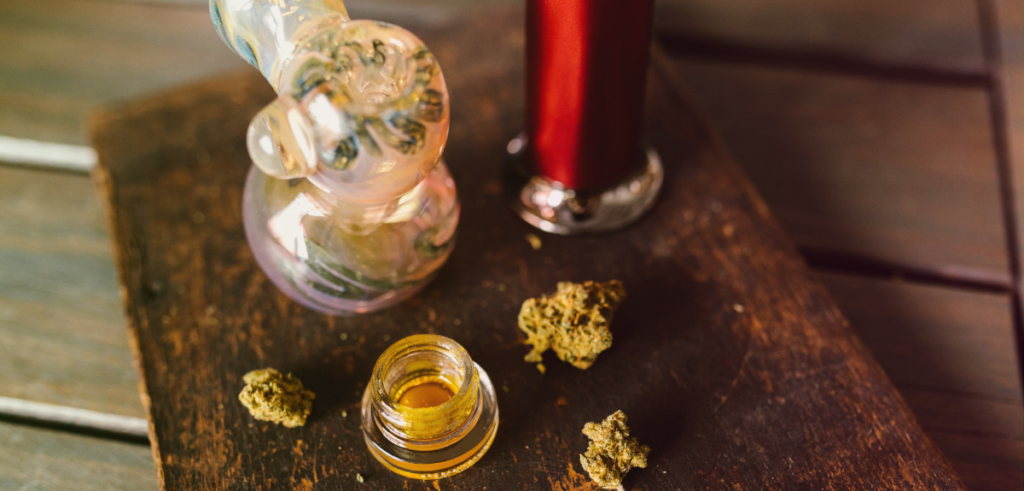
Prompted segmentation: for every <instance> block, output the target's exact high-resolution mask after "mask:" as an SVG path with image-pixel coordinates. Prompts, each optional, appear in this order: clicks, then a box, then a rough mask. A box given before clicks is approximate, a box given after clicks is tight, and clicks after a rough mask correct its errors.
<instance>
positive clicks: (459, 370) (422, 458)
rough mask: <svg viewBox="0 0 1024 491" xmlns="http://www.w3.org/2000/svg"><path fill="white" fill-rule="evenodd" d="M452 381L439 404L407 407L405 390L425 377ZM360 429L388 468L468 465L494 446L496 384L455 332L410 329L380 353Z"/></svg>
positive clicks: (441, 473) (405, 470)
mask: <svg viewBox="0 0 1024 491" xmlns="http://www.w3.org/2000/svg"><path fill="white" fill-rule="evenodd" d="M434 383H436V384H441V385H444V386H447V387H450V389H451V391H450V394H451V398H450V399H448V400H447V401H444V402H443V403H441V404H438V405H431V406H426V407H409V406H406V405H403V404H402V403H401V402H400V401H402V399H403V398H402V395H403V394H404V393H405V392H406V391H408V390H410V389H413V388H415V387H417V386H421V385H422V384H434ZM362 425H363V437H364V439H365V440H366V445H367V447H368V448H369V450H370V453H371V454H372V455H373V456H374V457H375V458H376V459H377V460H378V461H380V462H381V464H383V465H384V466H385V467H387V468H388V469H389V470H391V471H393V472H395V473H398V474H400V475H402V476H405V477H411V478H415V479H441V478H444V477H448V476H451V475H454V474H457V473H459V472H462V471H464V470H466V469H468V468H469V467H470V466H472V465H473V464H475V463H476V462H477V461H478V460H479V459H480V458H481V457H482V456H483V455H484V454H485V453H486V452H487V450H488V449H490V446H491V443H492V442H493V441H494V437H495V435H496V434H497V431H498V404H497V396H496V394H495V392H494V386H493V384H491V380H490V378H488V376H487V372H485V371H484V370H483V369H482V368H480V366H479V365H477V364H476V363H474V362H473V360H472V359H470V357H469V353H467V352H466V350H465V349H464V348H463V347H462V346H461V345H459V344H458V343H456V342H455V341H454V340H452V339H450V338H446V337H444V336H437V335H432V334H421V335H415V336H409V337H407V338H404V339H402V340H399V341H398V342H397V343H395V344H394V345H392V346H391V347H389V348H388V349H387V350H385V352H384V353H383V354H382V355H381V356H380V358H379V359H378V360H377V363H376V365H375V366H374V368H373V373H372V375H371V379H370V383H369V384H368V385H367V387H366V391H365V393H364V394H363V403H362Z"/></svg>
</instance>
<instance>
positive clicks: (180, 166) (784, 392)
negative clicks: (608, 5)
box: [93, 11, 961, 490]
mask: <svg viewBox="0 0 1024 491" xmlns="http://www.w3.org/2000/svg"><path fill="white" fill-rule="evenodd" d="M521 18H522V13H521V11H520V12H510V13H505V14H503V15H499V16H495V17H490V18H478V19H476V20H473V21H465V22H461V23H459V28H458V29H447V30H441V31H437V32H434V33H429V32H424V33H423V37H424V39H425V40H426V41H427V42H428V44H430V45H431V46H432V47H433V49H434V51H435V52H436V54H437V57H438V59H439V60H440V62H441V64H442V66H444V67H445V73H446V78H447V79H448V81H449V84H450V86H451V92H452V94H453V98H452V100H453V107H452V114H453V118H452V131H451V139H450V141H449V146H448V151H447V153H446V159H447V160H448V162H449V165H450V167H451V169H452V173H453V175H454V177H455V179H456V180H457V182H458V183H459V185H460V189H461V196H462V203H463V215H462V225H461V232H460V239H459V240H460V244H459V246H458V247H457V250H456V252H455V253H454V255H453V256H452V258H451V260H450V262H449V263H448V264H447V265H446V266H445V267H444V269H443V270H442V272H441V274H440V276H439V277H438V278H437V280H436V281H435V282H434V283H433V284H432V285H431V286H429V287H428V288H427V289H426V290H425V291H424V292H423V293H422V294H420V295H419V296H418V297H416V298H415V299H413V300H412V301H410V302H407V303H405V304H403V305H401V306H398V307H396V308H393V309H390V310H388V311H386V312H381V313H377V314H373V315H366V316H361V317H352V318H331V317H325V316H323V315H319V314H315V313H313V312H310V311H308V310H306V309H303V308H301V307H300V306H298V305H297V304H295V303H293V302H291V301H289V300H288V299H287V298H286V297H284V296H283V295H282V294H280V293H279V292H277V291H276V290H275V289H274V287H273V285H271V284H270V283H269V282H268V281H267V279H266V277H265V276H264V275H263V274H262V273H261V272H260V271H259V270H258V268H257V267H256V265H255V262H254V261H253V258H252V255H251V253H250V252H249V250H248V247H247V245H246V243H245V239H244V234H243V231H242V225H241V219H240V213H239V209H238V207H239V203H240V201H241V184H242V180H243V178H244V175H245V172H246V171H247V168H248V166H249V161H248V158H247V156H246V152H245V148H244V142H243V139H242V135H243V131H244V128H245V126H246V124H247V122H248V119H249V117H250V116H251V115H252V114H253V113H254V112H255V111H256V110H257V109H258V108H259V106H261V105H262V104H263V103H265V102H266V101H267V100H269V99H270V98H271V97H272V94H271V93H270V92H269V90H268V89H267V88H266V87H265V86H264V85H262V83H261V82H260V81H259V80H258V79H257V78H255V77H252V76H250V77H247V78H246V77H243V78H236V79H224V80H220V81H215V82H211V83H207V84H203V85H201V86H196V87H193V88H191V89H189V90H182V91H177V92H174V93H171V94H167V95H164V96H162V97H158V98H153V99H148V100H145V101H141V102H138V103H133V104H131V105H128V106H125V107H123V108H121V109H120V110H117V111H111V112H107V113H105V114H103V115H101V116H100V117H98V119H97V120H96V121H95V126H94V127H93V135H94V142H95V145H96V147H97V149H98V152H99V154H100V159H101V167H100V178H101V179H102V181H103V183H104V186H105V189H106V191H107V196H108V198H109V200H110V202H111V203H112V205H113V206H112V208H111V209H112V210H113V214H112V223H113V226H114V235H115V240H116V244H117V257H118V264H119V268H120V272H121V279H122V281H123V283H124V286H125V288H126V292H127V300H128V311H129V323H130V325H131V329H132V332H133V333H134V336H135V348H136V349H137V352H138V356H139V357H140V362H141V366H142V371H143V372H142V375H143V378H144V382H145V386H146V390H147V394H148V396H149V397H148V400H149V401H150V406H149V408H148V409H149V416H150V418H151V422H152V431H153V433H152V437H153V441H154V442H155V444H156V449H155V452H156V455H157V456H158V462H157V468H158V471H159V472H160V473H161V481H162V484H163V486H164V488H165V489H235V488H241V487H246V488H248V489H279V488H281V487H295V488H313V487H327V488H332V487H341V486H346V485H348V484H349V483H352V482H353V479H354V477H355V474H356V473H360V474H361V475H362V476H364V477H365V478H366V479H367V482H368V484H370V485H372V486H373V487H374V488H378V489H394V488H399V487H402V488H405V487H408V488H412V489H429V488H430V487H431V486H432V484H431V483H418V482H409V481H405V480H402V479H399V478H397V477H396V476H394V475H392V474H390V473H388V472H387V471H385V470H384V469H383V468H382V467H380V466H379V465H378V464H377V463H376V462H375V461H374V460H373V459H372V457H370V456H369V454H368V453H367V452H366V451H365V449H364V447H363V442H362V437H361V434H360V430H359V422H358V420H357V418H356V417H355V416H354V415H355V414H357V413H356V411H355V409H356V406H357V404H358V401H359V396H360V394H361V392H362V388H363V384H364V383H365V381H366V380H367V379H368V378H369V372H370V369H371V367H372V364H373V362H374V360H375V359H376V357H377V355H378V354H379V353H380V352H381V351H383V349H384V348H385V347H387V346H388V345H389V344H391V343H392V342H393V341H394V340H396V339H398V338H400V337H402V336H406V335H409V334H413V333H417V332H424V331H426V332H435V333H440V334H444V335H448V336H452V337H454V338H456V339H457V340H458V341H459V342H460V343H462V344H463V345H464V346H465V347H466V348H467V350H468V351H469V352H470V353H471V354H472V355H473V356H474V359H476V360H477V361H479V362H480V363H481V364H482V365H483V367H484V368H485V369H486V370H487V371H488V373H489V374H490V376H491V378H492V379H493V380H494V381H495V382H496V383H497V384H498V385H499V387H502V389H503V390H501V391H499V392H498V397H499V405H500V407H501V414H502V422H501V429H500V430H499V436H498V439H497V440H496V442H495V444H494V446H493V447H492V448H491V450H490V452H489V453H488V455H487V456H486V457H485V458H484V459H483V460H481V461H480V462H479V463H478V464H477V465H476V466H475V467H473V468H472V469H470V470H468V471H467V472H464V473H462V474H460V475H457V476H455V477H453V478H451V479H448V480H445V481H444V482H441V483H434V484H433V487H434V488H435V489H436V488H437V487H443V488H444V489H474V490H475V489H482V488H483V487H484V486H486V487H487V488H488V489H524V488H529V487H551V488H553V489H594V486H593V485H591V484H589V483H588V482H587V478H586V477H585V476H584V475H582V474H581V472H582V471H581V469H580V468H579V467H578V464H577V462H578V454H579V453H580V452H581V451H582V450H583V449H584V448H585V446H586V444H585V443H586V442H585V438H583V437H582V435H581V434H580V429H581V428H582V426H583V424H584V423H585V422H587V421H593V420H596V419H598V418H600V417H603V416H605V415H607V414H610V413H611V412H612V411H614V410H615V409H623V410H624V411H625V412H626V413H627V414H629V415H630V418H631V420H630V421H631V426H633V428H634V430H635V433H636V434H637V435H638V436H639V437H640V439H641V440H643V441H645V442H646V443H647V444H649V445H650V446H652V447H653V448H654V449H655V450H654V451H653V452H652V454H651V458H650V465H649V467H648V468H647V469H645V470H642V471H637V472H634V473H632V474H631V475H630V476H629V480H628V483H627V485H628V486H629V488H630V489H673V488H702V487H737V488H757V487H760V486H762V485H767V486H769V487H774V488H780V489H787V488H794V487H825V486H828V485H831V486H834V487H836V488H890V489H897V488H901V489H902V488H912V487H926V488H940V489H960V488H961V485H960V483H959V480H958V479H957V478H956V477H955V475H954V474H953V472H952V471H951V470H950V468H949V467H948V463H947V462H946V461H945V460H944V459H943V458H942V456H941V454H939V452H938V451H937V450H936V449H935V447H934V446H933V444H932V443H931V442H930V441H929V440H928V439H927V438H926V437H925V436H924V434H923V433H922V432H921V430H920V429H919V428H918V427H917V425H916V423H915V422H914V420H913V417H912V416H911V415H910V413H909V410H908V409H907V408H906V406H905V405H904V403H903V402H902V400H901V399H900V398H899V396H898V395H897V394H896V392H895V390H894V389H893V388H892V387H891V386H890V385H889V383H888V381H887V380H886V379H885V376H884V374H883V373H882V371H881V369H880V368H879V367H878V366H877V365H875V363H874V362H873V361H871V359H870V355H869V354H868V352H867V350H866V348H865V347H864V346H863V345H862V344H861V343H860V342H859V341H858V340H857V338H856V336H855V335H854V334H853V332H852V330H851V329H850V328H849V327H848V326H847V325H846V323H845V321H844V320H843V318H842V316H841V315H840V314H839V312H838V310H837V309H836V308H835V306H834V305H833V304H832V302H831V301H830V300H829V299H828V297H827V294H826V293H825V291H824V289H823V288H822V287H821V286H820V285H819V284H818V283H817V282H816V281H814V280H813V279H812V278H811V276H810V273H809V272H808V271H807V269H806V267H805V266H804V265H803V263H802V262H801V261H800V259H799V258H798V257H797V255H796V252H795V251H794V249H793V248H792V246H791V245H790V243H789V242H788V241H787V239H786V238H785V236H784V235H783V233H782V231H781V229H780V228H779V227H778V226H777V225H775V224H774V222H773V220H772V219H771V218H770V216H769V212H768V211H767V207H766V206H765V204H764V203H763V202H762V201H761V200H760V198H759V197H758V196H757V195H756V193H755V192H754V191H753V188H752V187H751V186H750V184H749V182H748V181H747V180H746V179H745V178H744V177H743V175H742V173H741V172H740V171H739V170H738V168H737V167H736V166H735V165H734V164H732V163H731V161H729V160H728V158H726V157H725V155H724V152H723V151H722V150H721V149H720V148H719V147H717V146H716V145H715V143H714V139H713V138H712V137H710V136H709V134H708V133H707V131H706V130H705V129H704V127H703V126H701V125H699V124H698V123H697V121H696V119H695V118H694V116H693V114H692V112H690V109H689V107H688V106H686V104H685V103H684V102H683V101H682V100H681V99H679V98H677V97H676V96H675V93H673V92H670V91H668V90H667V89H665V87H664V82H661V81H657V80H656V81H654V82H653V83H652V87H651V89H650V92H649V94H650V97H649V101H650V106H651V107H650V114H649V121H648V124H649V126H650V129H651V131H650V138H651V142H652V143H653V145H654V146H655V147H656V148H657V149H658V150H659V152H661V156H662V159H663V160H664V161H665V162H666V163H667V173H666V190H665V192H664V194H663V195H662V197H661V200H660V202H659V203H658V205H657V206H656V207H655V209H654V210H653V211H652V213H651V214H650V215H648V216H647V217H645V218H644V219H643V220H642V221H641V222H639V223H638V224H636V225H635V226H633V227H630V228H628V229H627V230H624V231H621V232H617V233H613V234H606V235H601V236H592V237H578V238H563V237H545V238H544V245H543V248H542V249H541V250H540V251H534V250H533V249H532V248H531V247H530V245H529V244H528V243H527V242H526V241H525V240H523V235H524V234H525V233H526V232H528V231H530V230H531V229H530V228H529V227H528V226H527V225H525V224H524V223H522V222H520V221H519V220H518V219H517V218H515V217H514V216H513V215H512V214H511V213H509V212H507V211H506V209H505V208H504V205H503V204H502V203H501V199H500V197H499V193H498V189H499V186H498V184H497V181H496V180H497V178H498V174H499V165H498V164H499V162H501V161H502V159H503V152H504V146H505V142H506V141H507V140H508V138H510V137H511V136H513V135H515V134H516V133H518V132H519V130H520V128H521V124H522V115H521V106H522V81H521V78H522V71H521V65H520V60H522V57H523V34H522V32H521V31H520V29H521ZM154 134H161V135H163V137H162V138H161V139H160V140H156V139H153V138H151V135H154ZM197 210H202V211H203V213H204V214H205V216H204V220H201V223H197V221H196V220H194V219H193V217H194V213H195V212H196V211H197ZM608 278H621V279H622V280H623V281H624V283H625V285H626V288H627V290H628V291H629V292H630V298H629V300H627V301H626V303H625V304H624V306H623V307H622V309H621V311H620V313H619V314H618V315H617V317H616V341H615V343H616V344H615V346H614V347H613V348H612V349H611V350H610V351H609V352H607V353H605V354H603V355H602V357H601V359H600V360H599V361H598V363H597V364H596V365H595V366H594V367H592V368H591V369H590V370H588V371H585V372H581V371H579V370H577V369H575V368H572V367H569V366H566V365H564V364H561V363H557V362H552V363H550V364H549V369H548V372H547V374H546V375H541V374H540V373H538V372H537V370H536V369H535V368H534V367H532V366H531V365H527V364H525V363H523V362H522V356H523V355H524V354H525V352H526V350H525V349H524V347H523V346H522V345H521V344H520V341H519V339H518V335H517V330H516V328H515V320H514V319H515V313H516V308H517V305H518V304H519V303H520V302H522V301H523V300H524V299H525V298H527V297H529V296H533V295H537V294H540V293H542V292H545V291H549V290H551V289H552V288H553V287H554V285H555V283H556V282H557V281H560V280H582V279H598V280H601V279H608ZM498 285H505V286H506V288H505V289H501V288H498ZM500 290H505V291H504V292H502V291H500ZM735 304H741V305H743V306H744V307H745V310H744V312H743V313H740V312H737V311H736V309H735V308H734V305H735ZM342 334H346V336H345V337H346V338H347V339H342V336H341V335H342ZM268 365H269V366H275V367H277V368H279V369H282V370H284V371H289V372H292V373H294V374H295V375H297V376H298V377H299V378H300V379H302V380H303V381H304V382H305V383H306V385H307V386H308V387H310V388H311V389H312V390H314V391H315V392H317V394H318V397H317V401H316V404H315V406H314V409H313V413H312V415H311V419H310V422H309V424H308V425H307V426H306V427H304V428H300V429H295V430H287V429H284V428H280V427H273V426H268V425H265V424H261V423H256V422H254V421H252V420H251V419H250V417H249V416H248V415H247V414H246V413H245V411H244V409H243V408H242V407H241V406H240V405H239V404H238V403H237V401H236V396H237V393H238V391H239V390H240V388H241V384H240V377H241V375H242V374H243V373H244V372H246V371H247V370H250V369H252V368H255V367H261V366H268ZM506 388H507V390H504V389H506ZM560 400H562V401H564V404H562V403H560V402H559V401H560ZM343 409H344V410H346V411H347V413H348V414H349V415H350V416H348V417H347V418H346V417H343V416H342V410H343Z"/></svg>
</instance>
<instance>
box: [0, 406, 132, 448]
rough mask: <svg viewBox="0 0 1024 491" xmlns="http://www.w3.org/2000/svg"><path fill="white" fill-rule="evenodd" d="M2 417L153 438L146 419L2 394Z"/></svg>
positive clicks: (130, 437)
mask: <svg viewBox="0 0 1024 491" xmlns="http://www.w3.org/2000/svg"><path fill="white" fill-rule="evenodd" d="M0 417H6V418H13V419H19V420H29V421H33V422H38V423H48V424H51V425H55V426H61V427H68V428H78V429H82V430H87V431H89V432H92V433H100V434H109V435H111V436H120V437H129V439H131V440H138V439H139V438H145V439H147V440H148V438H149V436H148V435H149V423H148V422H146V420H145V419H142V418H134V417H131V416H121V415H118V414H108V413H101V412H98V411H91V410H88V409H79V408H75V407H68V406H58V405H55V404H46V403H42V402H34V401H26V400H23V399H15V398H11V397H3V396H0Z"/></svg>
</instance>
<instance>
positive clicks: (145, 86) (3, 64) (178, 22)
mask: <svg viewBox="0 0 1024 491" xmlns="http://www.w3.org/2000/svg"><path fill="white" fill-rule="evenodd" d="M0 60H2V61H0V134H2V135H7V136H13V137H19V138H29V139H35V140H42V141H53V142H59V143H74V144H84V143H86V135H85V127H84V121H85V117H86V114H87V112H88V111H90V110H92V109H94V108H95V107H96V106H98V105H102V104H107V103H112V102H115V101H123V100H128V99H130V98H133V97H137V96H139V95H141V94H143V93H147V92H152V91H155V90H159V89H163V88H166V87H170V86H173V85H176V84H180V83H184V82H188V81H195V80H199V79H200V78H203V77H207V76H210V75H212V74H214V73H220V72H224V71H229V70H233V69H238V68H240V67H243V66H245V62H243V61H242V60H241V59H240V58H238V57H237V56H235V55H234V54H233V53H231V52H230V51H229V50H228V48H227V47H226V46H224V43H222V42H221V41H220V39H219V38H218V37H217V34H216V32H214V30H213V28H212V26H211V24H210V14H209V12H208V11H207V10H206V9H202V8H181V7H180V6H175V5H168V4H163V5H159V4H137V3H123V2H97V1H86V0H45V1H39V2H0Z"/></svg>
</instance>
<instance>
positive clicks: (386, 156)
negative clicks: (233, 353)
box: [210, 0, 459, 314]
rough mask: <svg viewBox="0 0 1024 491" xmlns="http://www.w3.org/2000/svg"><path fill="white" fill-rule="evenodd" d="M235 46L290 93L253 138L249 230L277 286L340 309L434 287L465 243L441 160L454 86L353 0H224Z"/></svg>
mask: <svg viewBox="0 0 1024 491" xmlns="http://www.w3.org/2000/svg"><path fill="white" fill-rule="evenodd" d="M210 15H211V17H212V19H213V23H214V26H215V27H216V28H217V32H218V34H220V36H221V39H223V40H224V42H225V43H227V45H228V46H229V47H230V48H231V49H232V50H233V51H234V52H235V53H236V54H238V55H239V56H241V57H242V58H244V59H245V60H246V61H248V62H249V63H250V64H252V65H253V66H255V67H256V68H257V69H259V70H260V72H261V73H263V75H264V77H266V79H267V80H268V81H269V82H270V84H271V85H272V86H273V87H274V90H275V91H276V92H277V94H278V97H277V98H276V99H275V100H274V101H273V102H271V103H270V104H269V105H268V106H267V107H265V108H263V110H261V111H260V112H259V113H258V114H257V115H256V117H255V118H254V119H253V121H252V123H251V124H250V125H249V129H248V132H247V135H246V143H247V146H248V149H249V155H250V157H251V158H252V161H253V163H254V164H255V165H254V166H253V168H252V169H251V170H250V172H249V176H248V179H247V181H246V185H245V195H244V198H243V205H242V211H243V216H244V221H245V231H246V236H247V238H248V240H249V245H250V247H251V248H252V251H253V254H254V255H255V257H256V260H257V262H258V263H259V264H260V266H261V267H262V268H263V270H264V271H265V272H266V273H267V275H268V276H269V277H270V279H271V280H272V281H273V282H274V283H275V284H276V285H277V286H278V287H279V288H281V290H282V291H284V292H285V293H286V294H288V295H289V296H291V297H292V298H294V299H295V300H297V301H298V302H300V303H302V304H304V305H306V306H309V307H311V308H314V309H316V310H319V311H322V312H325V313H329V314H344V313H349V312H368V311H372V310H376V309H380V308H384V307H387V306H389V305H393V304H395V303H398V302H400V301H402V300H404V299H406V298H408V297H410V296H412V295H413V294H415V293H416V292H417V291H418V290H419V289H421V288H422V287H423V286H425V285H426V283H427V282H429V281H430V279H431V278H432V277H433V276H434V274H435V273H436V272H437V270H438V268H440V267H441V265H442V264H444V262H445V260H446V259H447V258H448V255H449V254H450V253H451V250H452V247H453V246H454V243H455V231H456V226H457V225H458V221H459V201H458V197H457V195H456V191H455V182H454V181H453V180H452V177H451V174H449V172H448V169H447V167H446V166H445V164H444V162H443V160H441V153H442V151H443V150H444V145H445V142H446V140H447V138H448V121H449V119H448V116H449V115H448V89H447V86H446V85H445V81H444V75H442V73H441V69H440V67H439V66H438V64H437V61H436V60H435V59H434V56H433V55H432V54H431V53H430V50H428V49H427V47H426V46H425V45H424V44H423V42H422V41H420V40H419V39H418V38H417V37H416V36H414V35H413V34H412V33H410V32H409V31H406V30H405V29H402V28H401V27H398V26H395V25H391V24H387V23H383V22H377V21H370V20H351V19H349V16H348V13H347V12H346V10H345V7H344V4H343V3H342V2H341V1H340V0H211V1H210Z"/></svg>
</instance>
